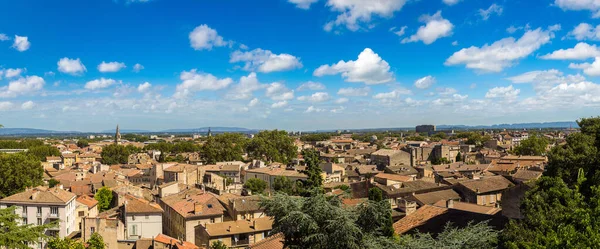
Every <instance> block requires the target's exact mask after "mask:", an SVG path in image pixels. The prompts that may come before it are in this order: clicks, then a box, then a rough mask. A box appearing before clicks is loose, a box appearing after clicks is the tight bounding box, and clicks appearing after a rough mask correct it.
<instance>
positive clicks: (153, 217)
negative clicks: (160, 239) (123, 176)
mask: <svg viewBox="0 0 600 249" xmlns="http://www.w3.org/2000/svg"><path fill="white" fill-rule="evenodd" d="M124 197H125V203H124V205H123V206H124V207H123V208H124V217H125V239H127V240H137V239H140V238H153V237H155V236H157V235H159V234H161V233H162V227H163V225H162V215H163V209H162V208H161V207H160V206H159V205H158V204H156V203H154V202H149V201H147V200H144V199H141V198H137V197H135V196H133V195H125V196H124Z"/></svg>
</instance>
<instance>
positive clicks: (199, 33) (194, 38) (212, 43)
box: [189, 24, 230, 50]
mask: <svg viewBox="0 0 600 249" xmlns="http://www.w3.org/2000/svg"><path fill="white" fill-rule="evenodd" d="M189 38H190V46H192V48H194V49H195V50H204V49H206V50H211V49H212V48H213V47H224V46H227V45H229V43H230V42H227V41H225V40H223V37H222V36H220V35H218V34H217V31H216V30H214V29H211V28H210V27H208V25H206V24H202V25H200V26H198V27H196V28H195V29H194V30H193V31H192V32H190V35H189Z"/></svg>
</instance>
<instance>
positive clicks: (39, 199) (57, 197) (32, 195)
mask: <svg viewBox="0 0 600 249" xmlns="http://www.w3.org/2000/svg"><path fill="white" fill-rule="evenodd" d="M75 196H76V195H75V194H73V193H71V192H69V191H66V190H64V189H60V188H58V187H55V188H46V187H36V188H33V189H29V190H25V191H23V192H21V193H16V194H14V195H11V196H8V197H6V198H4V199H2V200H0V202H3V203H6V202H10V203H12V202H18V203H50V204H67V203H68V202H69V201H70V200H72V199H75Z"/></svg>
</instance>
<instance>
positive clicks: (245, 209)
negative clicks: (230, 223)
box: [219, 194, 265, 220]
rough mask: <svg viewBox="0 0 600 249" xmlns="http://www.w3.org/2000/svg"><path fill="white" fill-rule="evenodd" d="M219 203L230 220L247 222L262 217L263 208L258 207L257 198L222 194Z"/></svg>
mask: <svg viewBox="0 0 600 249" xmlns="http://www.w3.org/2000/svg"><path fill="white" fill-rule="evenodd" d="M219 201H221V203H222V204H223V206H225V208H226V209H227V213H228V214H229V217H231V219H232V220H247V219H256V218H260V217H264V216H265V215H264V213H263V208H262V207H261V206H260V197H259V196H238V195H234V194H223V195H221V196H219Z"/></svg>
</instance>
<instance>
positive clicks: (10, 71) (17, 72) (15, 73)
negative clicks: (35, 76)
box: [4, 68, 23, 78]
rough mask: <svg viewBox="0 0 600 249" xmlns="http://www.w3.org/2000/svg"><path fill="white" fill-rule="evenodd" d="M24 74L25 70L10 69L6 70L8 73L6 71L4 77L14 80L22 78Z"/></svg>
mask: <svg viewBox="0 0 600 249" xmlns="http://www.w3.org/2000/svg"><path fill="white" fill-rule="evenodd" d="M22 72H23V69H21V68H9V69H6V71H4V77H6V78H14V77H17V76H20V75H21V73H22Z"/></svg>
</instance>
